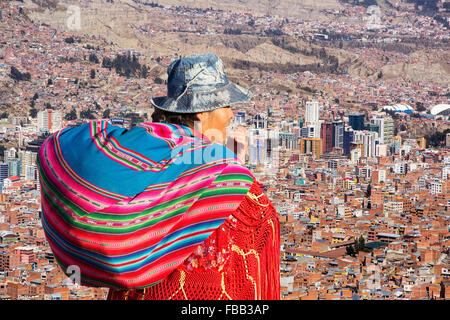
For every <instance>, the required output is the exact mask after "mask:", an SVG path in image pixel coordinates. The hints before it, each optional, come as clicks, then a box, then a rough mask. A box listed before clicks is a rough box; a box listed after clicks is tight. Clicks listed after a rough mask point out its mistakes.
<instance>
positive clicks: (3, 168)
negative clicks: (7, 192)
mask: <svg viewBox="0 0 450 320" xmlns="http://www.w3.org/2000/svg"><path fill="white" fill-rule="evenodd" d="M8 171H9V170H8V164H7V163H4V162H1V163H0V190H1V188H3V180H5V179H6V178H8V174H9V172H8Z"/></svg>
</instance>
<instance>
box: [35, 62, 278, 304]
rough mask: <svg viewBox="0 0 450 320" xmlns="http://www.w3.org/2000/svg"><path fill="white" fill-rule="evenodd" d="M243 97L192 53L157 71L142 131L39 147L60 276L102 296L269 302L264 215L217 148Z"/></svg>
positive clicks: (255, 187)
mask: <svg viewBox="0 0 450 320" xmlns="http://www.w3.org/2000/svg"><path fill="white" fill-rule="evenodd" d="M247 101H249V95H248V94H247V93H246V92H244V90H243V89H242V88H240V87H239V86H237V85H234V84H232V83H231V82H230V81H229V80H228V79H227V77H226V76H225V74H224V72H223V65H222V62H221V60H220V59H219V58H218V57H217V56H215V55H212V54H204V55H196V56H191V57H186V58H181V59H178V60H176V61H174V62H173V63H172V64H171V65H170V66H169V67H168V95H167V97H159V98H154V99H153V101H152V103H153V104H154V106H155V107H156V110H155V113H154V114H153V121H154V122H153V123H141V124H139V125H137V126H136V127H134V128H132V129H130V130H126V129H124V128H120V127H115V126H111V125H109V124H108V123H106V122H102V121H94V122H91V123H89V124H85V125H82V126H80V127H76V128H68V129H64V130H62V131H60V132H58V133H56V134H54V135H53V136H51V137H50V138H49V139H47V140H46V141H45V143H44V144H43V146H42V147H41V150H40V152H39V157H38V164H39V168H40V178H41V186H42V188H41V190H42V207H43V214H42V221H43V226H44V231H45V233H46V236H47V239H48V241H49V244H50V246H51V248H52V250H53V252H54V253H55V257H56V259H57V261H58V263H59V264H60V265H61V267H62V268H63V270H67V268H68V267H69V266H71V265H77V266H78V267H79V268H80V272H81V273H80V275H81V283H82V284H84V285H89V286H103V287H109V288H111V289H110V293H109V296H108V299H190V300H194V299H209V300H213V299H239V300H243V299H279V297H280V287H279V222H278V218H277V214H276V211H275V209H274V208H273V206H272V205H271V204H270V201H269V200H268V199H267V197H265V196H264V194H263V193H262V190H261V188H260V187H259V184H258V183H257V182H256V181H255V179H254V177H253V175H252V174H251V173H250V172H249V171H248V170H247V169H246V168H245V167H244V166H243V165H242V163H241V161H240V160H239V159H238V157H237V156H236V154H235V153H233V152H231V151H230V150H229V149H227V148H226V147H225V146H224V143H225V142H226V127H227V126H228V125H229V123H230V120H231V119H232V118H233V112H232V111H231V108H230V106H231V105H233V104H236V103H243V102H247ZM241 138H242V133H241ZM241 142H242V141H241ZM240 153H242V152H240ZM66 272H67V271H66Z"/></svg>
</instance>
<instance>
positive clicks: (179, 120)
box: [152, 108, 199, 128]
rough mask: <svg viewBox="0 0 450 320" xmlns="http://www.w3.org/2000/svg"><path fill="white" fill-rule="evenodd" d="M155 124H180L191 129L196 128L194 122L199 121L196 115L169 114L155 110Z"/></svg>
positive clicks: (153, 119) (153, 116)
mask: <svg viewBox="0 0 450 320" xmlns="http://www.w3.org/2000/svg"><path fill="white" fill-rule="evenodd" d="M152 121H153V122H163V123H172V124H178V125H182V126H185V127H189V128H194V122H195V121H199V119H198V118H197V114H196V113H178V112H169V111H165V110H161V109H159V108H155V111H153V114H152Z"/></svg>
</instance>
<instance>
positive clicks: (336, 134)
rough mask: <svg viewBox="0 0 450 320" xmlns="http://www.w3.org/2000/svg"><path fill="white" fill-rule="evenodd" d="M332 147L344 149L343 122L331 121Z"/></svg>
mask: <svg viewBox="0 0 450 320" xmlns="http://www.w3.org/2000/svg"><path fill="white" fill-rule="evenodd" d="M333 147H338V148H343V147H344V122H343V121H333Z"/></svg>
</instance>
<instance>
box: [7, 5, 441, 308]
mask: <svg viewBox="0 0 450 320" xmlns="http://www.w3.org/2000/svg"><path fill="white" fill-rule="evenodd" d="M346 8H347V9H346V10H347V11H346V14H347V15H348V16H350V17H351V16H352V15H354V16H356V15H358V14H361V13H362V12H363V11H364V10H365V9H364V8H361V7H353V6H348V7H346ZM148 10H149V11H148V12H152V13H153V14H154V15H155V16H159V17H161V16H164V15H167V16H170V17H172V18H173V17H174V16H176V17H178V19H177V21H179V23H178V24H176V25H173V24H171V25H165V24H163V23H158V24H156V23H153V24H149V25H148V26H147V27H146V28H145V29H141V27H139V30H138V31H139V32H144V33H146V32H150V33H152V32H182V31H185V32H193V33H205V34H211V33H217V32H219V33H224V32H228V33H233V32H234V33H236V32H237V31H236V30H243V32H246V31H245V30H246V29H245V28H243V27H242V26H253V27H255V26H256V27H258V28H259V29H258V32H263V33H264V32H266V33H270V32H277V30H278V31H280V32H283V34H284V35H291V36H294V35H298V34H302V36H305V37H309V38H311V39H313V38H315V37H321V38H323V37H328V36H325V35H324V34H323V33H321V30H322V29H323V28H324V25H323V24H321V23H319V22H317V23H313V22H310V21H309V22H305V23H300V22H299V21H295V19H293V18H290V19H289V21H285V19H284V18H283V17H278V16H277V17H271V16H268V15H266V16H253V15H251V14H249V13H236V12H228V11H219V10H212V9H211V10H194V9H189V8H174V7H171V8H166V7H164V6H158V5H153V6H148ZM408 14H411V13H410V12H408V11H405V12H401V13H399V15H408ZM183 16H186V17H187V18H186V19H183V18H182V17H183ZM161 21H164V20H163V19H162V20H161ZM226 21H233V22H234V23H233V24H230V23H226ZM283 21H284V22H283ZM383 23H384V24H385V27H386V29H385V30H386V31H385V32H384V33H383V34H382V36H379V37H368V36H367V34H366V33H367V28H365V27H363V26H360V28H359V27H358V26H357V25H346V24H340V23H336V24H333V23H331V24H327V25H326V28H328V29H329V30H332V33H330V34H345V35H346V36H347V35H349V34H351V35H353V36H354V37H358V38H359V39H360V40H361V41H363V42H370V41H374V42H384V43H395V42H398V39H397V38H396V37H398V36H399V35H401V36H406V37H409V36H411V37H415V36H417V35H421V36H423V37H426V39H428V40H429V41H434V40H436V41H437V40H439V41H443V42H444V43H445V41H448V40H449V38H450V34H449V32H448V28H447V27H445V26H444V25H443V24H441V23H438V22H437V21H436V20H433V19H432V18H430V17H427V16H417V18H416V19H415V23H411V24H392V25H391V24H390V22H389V21H383ZM225 26H227V28H228V29H227V28H226V27H225ZM280 26H282V27H280ZM226 29H227V30H228V31H226ZM252 30H253V31H252V32H255V31H254V29H252ZM270 30H271V31H270ZM0 36H1V37H0V38H1V43H0V88H1V89H0V108H1V110H0V159H1V162H0V188H1V194H0V300H104V299H106V296H107V293H108V289H106V288H91V287H84V286H80V285H78V284H77V283H76V282H74V281H73V279H72V278H70V277H68V276H67V275H66V274H65V273H64V272H63V270H61V268H60V267H59V266H58V264H57V263H56V261H55V258H54V256H53V254H52V252H51V250H50V248H49V246H48V244H47V241H46V239H45V235H44V232H43V229H42V224H41V220H40V214H41V203H40V192H41V190H40V186H39V172H38V170H37V166H36V163H35V161H36V156H37V152H38V150H39V147H40V145H41V144H42V142H43V141H44V139H45V138H46V137H47V136H48V135H49V134H51V133H53V132H56V131H58V130H61V129H63V128H66V127H70V126H76V125H80V124H83V123H86V122H88V121H92V120H94V119H98V120H106V121H110V122H111V123H114V124H116V125H122V126H125V127H127V128H130V127H132V126H134V125H135V124H136V123H138V122H140V121H151V112H152V109H151V107H150V104H149V101H150V99H151V97H154V96H162V95H165V93H166V84H165V82H164V79H162V78H160V77H159V76H155V75H154V74H153V73H152V70H151V69H150V68H147V67H146V64H147V63H149V62H151V63H152V64H154V65H159V66H161V67H162V68H164V69H165V68H166V67H167V66H168V64H169V63H170V62H171V61H173V60H174V59H175V58H176V55H161V56H145V55H144V54H142V53H141V52H139V51H136V50H131V49H127V48H116V47H114V46H111V45H110V42H109V41H108V39H106V38H103V37H101V36H94V35H82V36H80V35H78V34H77V35H75V34H74V33H72V32H70V31H65V30H58V29H55V28H52V27H50V26H49V25H45V24H42V23H37V22H33V21H31V20H30V19H28V18H27V17H26V15H25V14H24V13H23V9H22V4H21V2H0ZM322 40H323V39H322ZM342 41H346V40H342ZM346 45H347V44H344V46H346ZM438 51H439V50H438ZM353 52H355V53H357V54H358V55H359V56H360V57H362V58H363V59H364V63H365V65H366V66H367V67H369V68H373V69H374V70H377V68H380V66H381V62H382V61H385V60H386V57H388V59H389V61H390V63H392V64H395V63H399V62H406V63H414V62H418V61H420V62H423V63H424V64H425V65H426V64H427V61H428V60H427V59H431V55H433V54H435V51H429V52H426V51H425V52H426V54H425V55H424V56H417V55H416V56H411V55H407V54H404V53H401V52H389V53H387V52H386V51H383V50H381V49H379V47H377V46H374V47H371V48H369V49H368V48H363V47H361V48H359V47H355V48H353ZM324 54H325V55H327V52H325V53H324ZM427 55H430V57H429V56H427ZM118 57H121V59H118ZM119 62H122V64H127V66H128V67H127V68H124V69H123V70H122V69H121V66H120V64H119ZM247 71H248V72H246V73H244V75H243V76H242V78H241V79H240V81H241V82H242V83H246V84H247V83H248V84H250V85H254V87H252V89H251V91H252V93H253V99H252V101H251V102H249V103H247V104H245V105H242V106H241V107H239V110H237V109H236V110H234V111H235V118H234V122H233V124H232V126H237V125H243V126H245V127H246V128H247V132H248V139H249V152H248V157H247V162H246V163H247V165H248V167H249V168H250V170H251V171H252V173H253V174H254V175H255V177H257V178H258V180H259V181H260V182H261V183H262V184H263V185H264V190H265V192H266V194H267V196H268V197H269V198H270V200H271V201H272V203H273V204H274V206H275V208H276V209H277V212H278V214H279V218H280V222H281V257H280V259H281V291H282V292H281V296H282V299H283V300H363V299H367V300H422V299H423V300H430V299H435V300H448V299H450V253H449V248H450V221H449V220H450V196H449V194H450V121H449V120H450V117H449V115H450V105H449V92H448V88H449V86H448V82H445V81H444V82H442V81H441V82H439V81H432V80H426V81H425V80H424V79H416V80H408V79H405V80H404V81H399V80H398V79H389V78H386V79H385V78H384V77H383V76H382V75H380V76H379V77H377V76H375V77H372V78H370V77H367V78H362V77H352V76H351V75H350V74H348V73H347V72H341V73H340V72H334V73H328V72H322V71H321V70H320V69H318V70H317V72H314V71H308V70H307V71H300V70H294V71H295V72H293V73H281V72H280V73H277V72H275V71H274V70H272V69H270V70H269V69H267V70H264V69H258V66H257V65H255V66H250V69H248V70H247ZM280 83H289V84H290V86H291V87H293V88H297V89H300V90H290V89H287V90H282V89H279V84H280ZM430 128H431V129H432V131H429V130H431V129H430ZM427 130H428V131H427Z"/></svg>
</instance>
